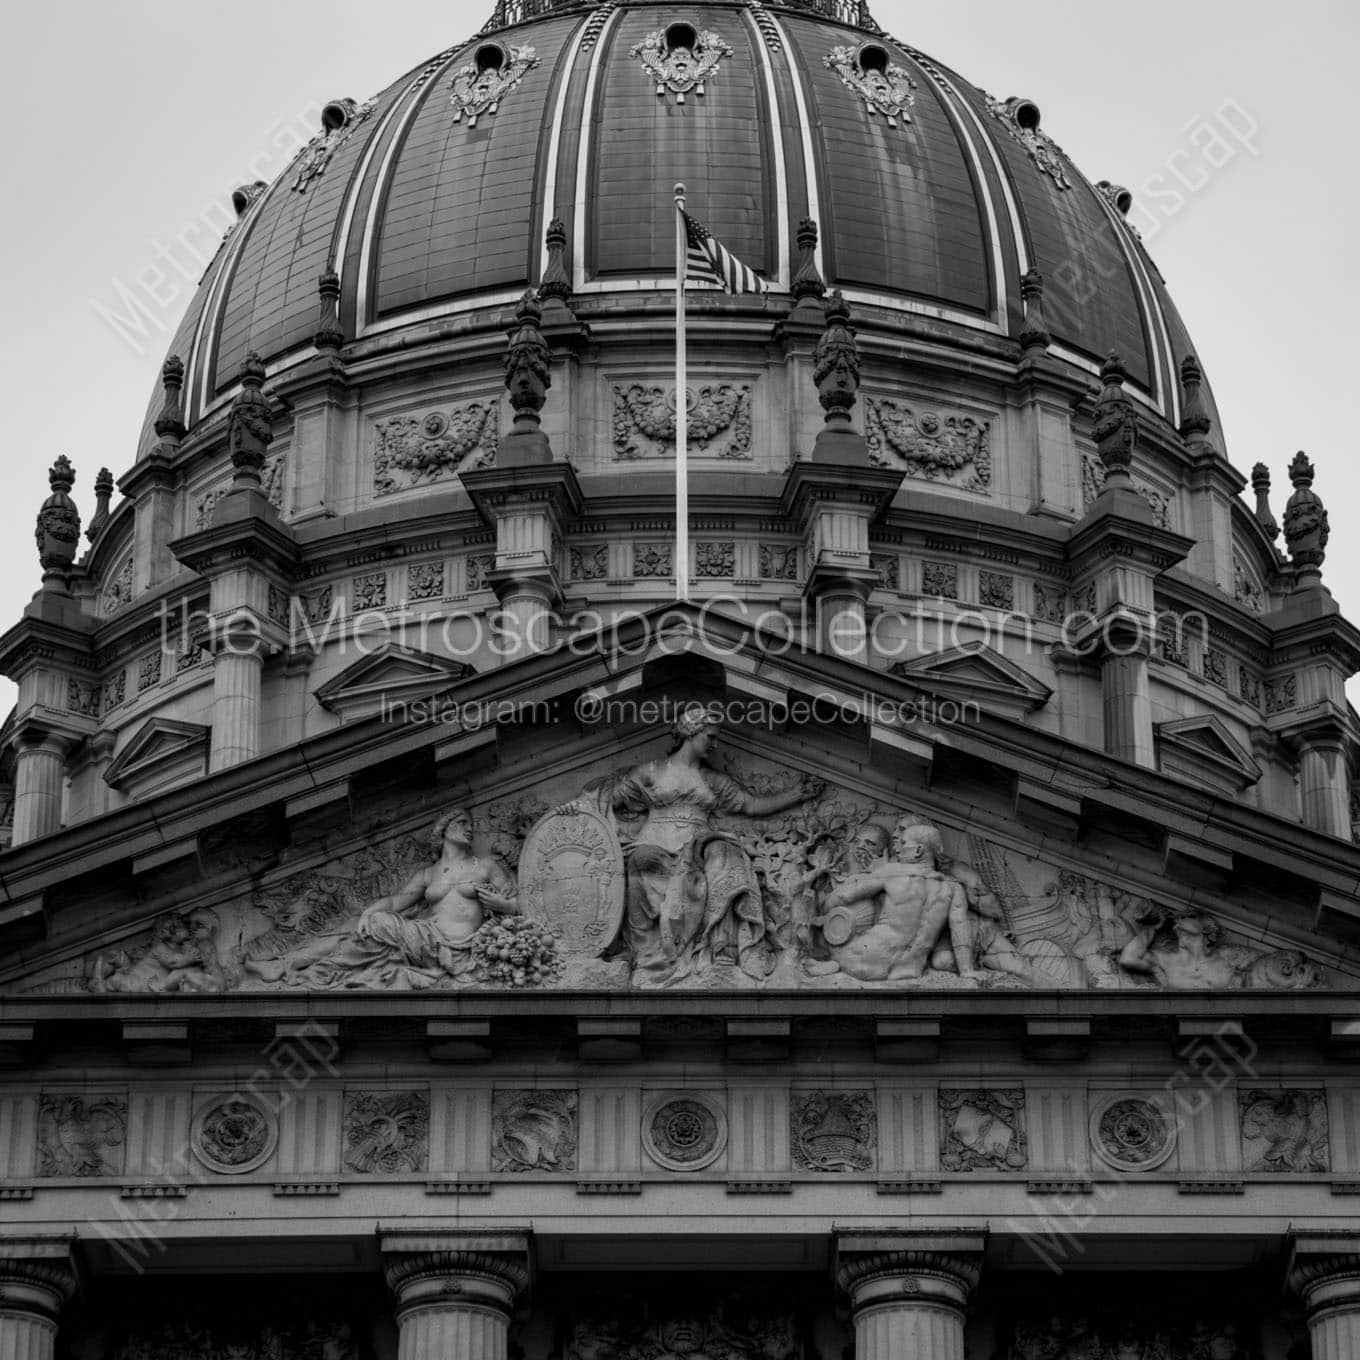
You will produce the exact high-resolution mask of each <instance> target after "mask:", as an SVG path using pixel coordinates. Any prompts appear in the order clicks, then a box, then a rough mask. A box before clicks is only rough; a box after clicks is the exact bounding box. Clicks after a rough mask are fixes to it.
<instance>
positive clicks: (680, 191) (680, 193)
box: [675, 184, 685, 198]
mask: <svg viewBox="0 0 1360 1360" xmlns="http://www.w3.org/2000/svg"><path fill="white" fill-rule="evenodd" d="M675 196H676V198H684V196H685V186H684V185H683V184H677V185H676V186H675Z"/></svg>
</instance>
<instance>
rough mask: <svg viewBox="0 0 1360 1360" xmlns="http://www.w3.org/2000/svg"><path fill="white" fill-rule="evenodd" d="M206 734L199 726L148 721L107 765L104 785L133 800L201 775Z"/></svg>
mask: <svg viewBox="0 0 1360 1360" xmlns="http://www.w3.org/2000/svg"><path fill="white" fill-rule="evenodd" d="M209 736H210V732H209V729H208V728H207V727H204V726H203V725H202V724H200V723H188V722H176V721H174V720H173V719H170V718H151V719H150V720H149V721H147V722H145V723H143V724H142V726H141V727H139V728H138V729H137V731H136V732H134V733H133V734H132V736H131V738H129V740H128V742H127V744H126V745H125V746H124V747H123V749H122V750H121V751H119V753H118V754H117V755H116V756H114V758H113V759H112V760H111V761H110V762H109V765H108V768H107V769H106V770H105V771H104V782H105V783H106V784H108V785H109V787H110V788H115V789H118V790H119V791H120V792H122V793H127V794H129V795H131V796H133V797H143V796H145V795H146V794H147V793H150V792H153V791H155V790H158V789H161V788H166V787H169V785H170V784H171V783H182V782H183V781H184V780H186V779H189V778H192V777H196V776H198V775H201V774H203V773H204V772H205V770H206V769H207V760H208V741H209Z"/></svg>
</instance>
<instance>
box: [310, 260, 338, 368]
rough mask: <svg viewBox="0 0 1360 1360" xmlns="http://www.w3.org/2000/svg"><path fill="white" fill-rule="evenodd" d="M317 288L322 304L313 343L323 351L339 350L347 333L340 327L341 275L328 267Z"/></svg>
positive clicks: (319, 307)
mask: <svg viewBox="0 0 1360 1360" xmlns="http://www.w3.org/2000/svg"><path fill="white" fill-rule="evenodd" d="M316 287H317V293H318V295H319V297H320V303H319V306H318V308H317V317H316V333H315V334H314V335H313V336H312V343H313V344H314V345H315V346H316V347H317V349H321V350H336V349H339V348H340V347H341V346H342V345H343V344H344V343H345V332H344V331H343V330H342V329H341V327H340V275H339V274H337V273H336V272H335V270H334V269H333V268H332V267H331V266H329V265H328V266H327V267H326V272H325V273H324V274H322V275H321V277H320V278H319V279H317V281H316Z"/></svg>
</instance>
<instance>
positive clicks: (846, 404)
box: [812, 288, 859, 421]
mask: <svg viewBox="0 0 1360 1360" xmlns="http://www.w3.org/2000/svg"><path fill="white" fill-rule="evenodd" d="M812 378H813V381H814V382H815V383H816V384H817V395H818V396H819V398H820V399H821V403H822V409H823V410H824V411H825V412H826V414H827V419H828V421H830V420H831V419H832V418H833V417H834V416H836V415H839V416H841V417H842V418H843V419H845V420H849V418H850V408H851V407H852V406H853V405H854V404H855V398H856V396H857V394H858V392H859V346H858V345H857V344H856V343H855V332H854V330H853V329H852V328H851V326H850V308H849V307H847V306H846V305H845V299H844V298H843V297H842V296H841V292H840V289H839V288H838V289H837V290H836V291H835V292H834V293H832V294H831V296H830V297H829V298H828V299H827V302H826V330H825V331H824V332H823V333H822V338H821V339H820V340H819V341H818V342H817V354H816V357H815V361H814V364H813V369H812Z"/></svg>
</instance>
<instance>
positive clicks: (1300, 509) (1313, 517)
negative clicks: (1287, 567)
mask: <svg viewBox="0 0 1360 1360" xmlns="http://www.w3.org/2000/svg"><path fill="white" fill-rule="evenodd" d="M1289 480H1290V481H1291V482H1293V483H1294V494H1293V495H1292V496H1290V498H1289V501H1288V503H1287V504H1286V505H1285V507H1284V541H1285V543H1286V544H1287V545H1288V547H1289V556H1290V560H1291V561H1292V562H1293V563H1294V566H1295V567H1297V568H1298V585H1299V586H1300V587H1303V586H1309V585H1314V584H1317V583H1319V582H1320V581H1321V579H1322V563H1323V560H1324V559H1325V558H1326V556H1327V539H1328V538H1329V537H1330V536H1331V528H1330V526H1329V525H1328V523H1327V507H1326V506H1325V505H1323V503H1322V498H1321V497H1320V496H1319V495H1318V494H1317V492H1316V491H1314V490H1313V465H1312V463H1311V462H1309V460H1308V455H1307V454H1305V453H1303V452H1299V453H1297V454H1295V455H1294V461H1293V462H1292V463H1290V465H1289Z"/></svg>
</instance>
